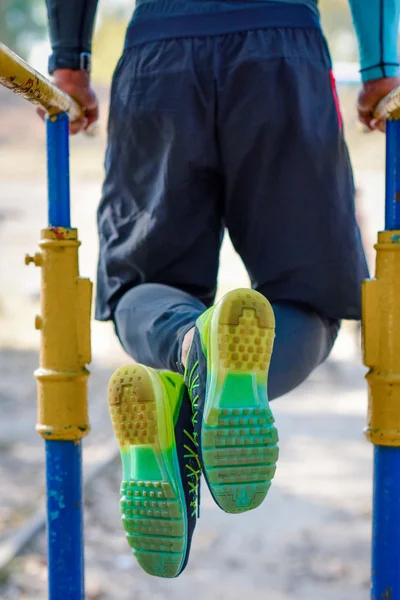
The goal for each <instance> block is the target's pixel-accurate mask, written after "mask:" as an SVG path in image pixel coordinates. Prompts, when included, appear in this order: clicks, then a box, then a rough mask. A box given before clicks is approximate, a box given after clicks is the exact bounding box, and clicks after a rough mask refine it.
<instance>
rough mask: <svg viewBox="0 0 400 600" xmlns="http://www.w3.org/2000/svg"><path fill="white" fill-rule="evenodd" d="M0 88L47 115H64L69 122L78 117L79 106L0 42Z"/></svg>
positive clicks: (79, 115) (79, 114)
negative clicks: (67, 116) (66, 114)
mask: <svg viewBox="0 0 400 600" xmlns="http://www.w3.org/2000/svg"><path fill="white" fill-rule="evenodd" d="M0 85H3V86H4V87H6V88H9V89H10V90H11V91H12V92H14V93H15V94H18V95H20V96H23V97H24V98H25V99H26V100H28V101H29V102H32V103H33V104H38V105H39V106H41V107H42V108H43V109H44V110H45V111H46V112H47V113H48V114H49V115H56V114H59V113H62V112H67V113H68V114H69V117H70V119H71V121H74V120H76V119H78V118H79V117H81V116H82V110H81V108H80V107H79V105H78V104H77V103H76V102H75V100H73V99H72V98H71V97H70V96H68V94H65V93H64V92H62V91H61V90H60V89H59V88H58V87H57V86H55V85H54V84H53V83H51V82H50V81H49V80H48V79H46V77H43V75H41V74H40V73H38V72H37V71H35V69H33V68H32V67H31V66H30V65H28V64H27V63H26V62H25V61H24V60H22V58H20V57H19V56H17V55H16V54H14V52H12V51H11V50H10V49H9V48H7V46H5V45H4V44H2V43H0Z"/></svg>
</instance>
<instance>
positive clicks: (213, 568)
mask: <svg viewBox="0 0 400 600" xmlns="http://www.w3.org/2000/svg"><path fill="white" fill-rule="evenodd" d="M320 4H321V9H322V15H323V22H324V25H325V31H326V34H327V37H328V41H329V44H330V47H331V51H332V55H333V59H334V62H335V66H336V69H335V71H336V76H337V79H338V82H339V83H338V88H339V94H340V101H341V106H342V111H343V115H344V122H345V130H346V137H347V140H348V144H349V149H350V154H351V157H352V161H353V166H354V171H355V180H356V186H357V190H358V194H357V211H358V215H359V221H360V225H361V228H362V233H363V237H364V242H365V246H366V249H367V252H368V260H369V262H370V266H371V270H372V271H373V262H374V251H373V243H374V242H375V237H376V231H377V230H378V229H381V228H383V213H384V211H383V202H384V200H383V199H384V171H383V169H384V136H382V135H380V134H362V133H361V132H360V131H359V129H358V127H357V124H356V111H355V102H356V95H357V83H355V82H356V81H357V79H358V74H357V64H356V63H357V45H356V39H355V35H354V31H353V28H352V24H351V18H350V13H349V9H348V5H347V1H346V0H321V3H320ZM43 5H44V2H43V0H2V1H1V4H0V40H1V41H2V42H4V43H5V44H7V45H8V46H9V47H10V48H12V49H13V50H14V51H16V52H17V53H18V54H20V55H21V56H23V57H24V58H25V59H27V60H28V61H29V62H31V64H33V65H34V66H35V67H36V68H37V69H38V70H40V71H42V72H43V73H46V72H47V66H46V65H47V56H48V54H49V42H48V39H47V31H46V15H45V12H44V7H43ZM132 9H133V0H132V1H126V0H102V1H101V2H100V9H99V15H98V19H97V28H96V33H95V39H94V70H93V80H94V85H95V88H96V90H97V92H98V95H99V98H100V103H101V124H100V134H99V136H98V137H96V138H88V137H84V136H79V137H75V138H73V139H71V187H72V215H73V224H74V226H76V227H78V228H79V234H80V239H81V241H82V242H83V245H82V248H81V250H80V264H81V274H82V275H83V276H89V277H90V278H91V279H92V280H93V281H94V280H95V271H96V260H97V236H96V222H95V217H96V206H97V203H98V200H99V196H100V188H101V181H102V177H103V154H104V148H105V143H106V135H105V131H106V120H107V104H108V96H109V86H110V80H111V76H112V71H113V68H114V66H115V64H116V62H117V60H118V57H119V55H120V52H121V49H122V45H123V40H124V33H125V28H126V24H127V21H128V19H129V17H130V14H131V12H132ZM351 80H352V81H353V82H351ZM46 214H47V213H46V154H45V132H44V127H43V124H42V122H41V121H40V120H39V119H38V118H37V117H36V115H35V111H34V108H33V107H32V106H31V105H28V104H27V103H26V102H24V101H23V100H22V99H21V98H19V97H17V96H14V95H12V94H11V93H10V92H9V91H7V90H4V89H3V88H1V87H0V409H1V415H2V419H1V420H0V597H1V598H2V599H4V600H27V599H39V598H40V599H44V598H46V597H47V593H46V576H47V567H46V552H45V549H46V540H45V536H44V533H43V525H44V515H43V507H44V466H43V462H44V452H43V444H42V440H41V439H40V438H39V436H37V434H36V433H35V430H34V425H35V419H36V414H35V413H36V390H35V381H34V378H33V376H32V372H33V370H34V369H35V368H36V366H37V363H38V347H39V335H38V332H36V331H35V329H34V326H33V322H34V316H35V314H38V312H39V272H38V270H37V269H34V268H27V267H25V265H24V255H25V253H27V252H29V253H31V252H34V251H35V249H36V244H37V240H38V238H39V231H40V229H41V228H42V227H44V226H45V224H46ZM241 285H247V277H246V274H245V272H244V269H243V266H242V264H241V262H240V260H239V258H238V257H237V255H236V254H235V252H234V250H233V249H232V246H231V245H230V242H229V240H228V239H227V240H226V241H225V243H224V247H223V257H222V265H221V270H220V279H219V294H221V293H224V292H226V291H228V290H229V289H232V288H234V287H238V286H241ZM129 360H130V359H129V358H128V357H127V356H126V355H124V353H123V351H122V350H121V349H120V347H119V345H118V343H117V341H116V339H115V336H114V332H113V330H112V327H111V326H110V325H109V324H100V323H93V363H92V365H91V372H92V376H91V378H90V413H91V424H92V432H91V434H90V436H89V437H88V438H87V439H86V440H85V444H84V445H85V450H84V462H85V465H84V466H85V477H86V488H85V527H86V538H85V544H86V560H87V570H86V574H87V599H88V600H96V599H99V600H101V599H104V600H112V599H114V600H116V599H118V600H120V599H121V600H128V599H129V600H170V599H174V600H183V599H185V600H186V598H187V595H188V594H190V596H191V597H192V598H193V600H200V599H203V598H205V597H207V598H209V599H210V600H239V599H242V598H243V596H244V595H246V597H247V598H249V599H250V600H261V599H263V600H265V598H267V597H268V600H289V599H290V600H294V599H298V600H305V599H307V600H350V598H351V599H352V600H361V599H364V600H365V599H366V598H367V597H368V596H369V554H370V550H369V545H370V520H371V464H372V449H371V447H370V446H369V445H368V444H367V443H366V442H365V441H364V439H363V436H362V428H363V426H364V423H365V414H366V386H365V383H364V379H363V377H364V374H365V369H364V367H363V366H362V361H361V351H360V339H359V329H358V327H357V326H356V324H354V323H347V324H345V325H344V326H343V327H342V331H341V333H340V336H339V339H338V342H337V344H336V346H335V349H334V351H333V353H332V356H331V358H330V359H329V361H328V362H327V363H326V364H325V365H323V366H322V367H320V368H319V369H318V370H317V371H316V372H315V373H314V374H313V375H312V377H311V378H310V379H309V380H308V381H307V382H306V383H305V384H303V385H302V386H300V387H299V388H298V389H297V390H295V391H294V392H292V393H291V394H289V395H288V396H286V397H285V398H282V399H280V400H278V401H277V402H276V403H275V404H274V409H275V416H276V420H277V425H278V427H279V430H280V437H281V458H280V462H279V466H278V471H277V475H276V478H275V482H274V485H273V487H272V489H271V492H270V495H269V497H268V500H267V501H266V502H265V503H264V505H263V506H262V507H260V508H259V509H258V510H256V511H253V512H252V513H249V514H244V515H241V516H236V517H232V516H229V515H226V514H224V513H222V512H220V511H219V510H218V509H217V508H216V507H215V506H214V504H213V503H212V501H211V499H210V497H209V495H208V493H207V492H206V489H205V488H206V486H205V485H204V486H203V490H202V510H201V519H200V521H199V524H198V528H197V531H196V535H195V537H194V541H193V549H192V557H191V561H190V563H189V566H188V568H187V570H186V571H185V573H184V574H183V575H182V576H181V577H180V578H179V579H177V580H174V581H163V580H159V579H154V578H150V577H149V576H147V575H145V574H144V573H143V572H142V571H141V570H140V569H139V568H138V567H137V565H136V564H135V561H134V559H133V557H132V555H131V554H130V551H129V548H128V545H127V543H126V541H125V539H124V534H123V531H122V527H120V523H119V493H118V488H119V482H120V465H119V458H118V455H117V450H116V446H115V444H114V440H113V437H112V433H111V427H110V423H109V418H108V411H107V403H106V386H107V382H108V378H109V376H110V375H111V373H112V371H113V370H114V368H116V367H117V366H120V364H121V363H123V362H125V361H129ZM14 555H15V556H14ZM11 559H12V560H11Z"/></svg>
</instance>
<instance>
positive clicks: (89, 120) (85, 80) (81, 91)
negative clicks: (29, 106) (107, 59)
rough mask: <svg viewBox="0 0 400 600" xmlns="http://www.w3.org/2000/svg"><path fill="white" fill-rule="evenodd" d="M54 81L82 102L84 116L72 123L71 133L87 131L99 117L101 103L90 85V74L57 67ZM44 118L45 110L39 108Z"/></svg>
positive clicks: (79, 102)
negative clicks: (99, 103)
mask: <svg viewBox="0 0 400 600" xmlns="http://www.w3.org/2000/svg"><path fill="white" fill-rule="evenodd" d="M53 82H54V84H55V85H56V86H57V87H59V88H60V89H61V90H62V91H63V92H66V93H67V94H69V95H70V96H71V97H72V98H74V100H76V101H77V102H78V104H80V106H81V107H82V110H83V112H84V117H83V118H82V119H79V120H78V121H74V122H73V123H71V124H70V133H72V134H75V133H79V132H80V131H86V130H88V129H89V128H90V127H91V126H93V124H94V123H96V121H97V120H98V118H99V105H98V101H97V97H96V94H95V92H94V91H93V89H92V88H91V87H90V76H89V73H87V72H86V71H71V70H70V69H57V70H56V71H54V73H53ZM38 113H39V114H40V116H41V117H43V118H44V116H45V112H44V111H43V110H42V109H38Z"/></svg>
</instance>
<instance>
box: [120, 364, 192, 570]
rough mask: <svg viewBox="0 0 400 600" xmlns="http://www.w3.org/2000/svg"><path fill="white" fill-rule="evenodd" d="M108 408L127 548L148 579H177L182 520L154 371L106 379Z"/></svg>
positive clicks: (168, 422)
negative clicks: (119, 467) (119, 471)
mask: <svg viewBox="0 0 400 600" xmlns="http://www.w3.org/2000/svg"><path fill="white" fill-rule="evenodd" d="M108 404H109V410H110V415H111V421H112V425H113V428H114V432H115V435H116V438H117V441H118V444H119V447H120V452H121V460H122V471H123V480H122V484H121V513H122V524H123V527H124V529H125V531H126V537H127V540H128V543H129V545H130V546H131V548H132V550H133V553H134V555H135V557H136V559H137V560H138V562H139V564H140V566H141V567H142V568H143V569H144V570H145V571H146V572H147V573H149V574H150V575H156V576H158V577H176V576H177V575H178V574H179V572H180V570H181V568H182V565H183V563H184V559H185V556H186V547H187V514H186V503H185V500H184V492H183V487H182V482H181V476H180V471H179V464H178V455H177V451H176V443H175V434H174V426H173V416H172V414H171V409H170V404H169V400H168V397H167V390H166V389H165V386H164V384H163V381H162V379H161V377H160V376H159V374H158V373H157V372H156V371H153V370H152V369H148V368H146V367H144V366H142V365H129V366H126V367H123V368H121V369H118V370H117V371H116V372H115V373H114V375H113V376H112V377H111V380H110V383H109V387H108Z"/></svg>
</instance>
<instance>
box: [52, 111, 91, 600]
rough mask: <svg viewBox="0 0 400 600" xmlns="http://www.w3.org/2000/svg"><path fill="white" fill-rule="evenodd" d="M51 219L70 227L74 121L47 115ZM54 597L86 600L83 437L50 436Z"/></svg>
mask: <svg viewBox="0 0 400 600" xmlns="http://www.w3.org/2000/svg"><path fill="white" fill-rule="evenodd" d="M47 165H48V219H49V225H50V226H53V227H70V189H69V119H68V115H67V114H65V113H63V114H60V115H55V116H50V117H48V119H47ZM45 443H46V473H47V532H48V560H49V599H50V600H60V599H61V598H62V600H83V599H84V595H85V592H84V548H83V517H82V504H83V500H82V445H81V441H80V440H79V441H56V440H46V442H45Z"/></svg>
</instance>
